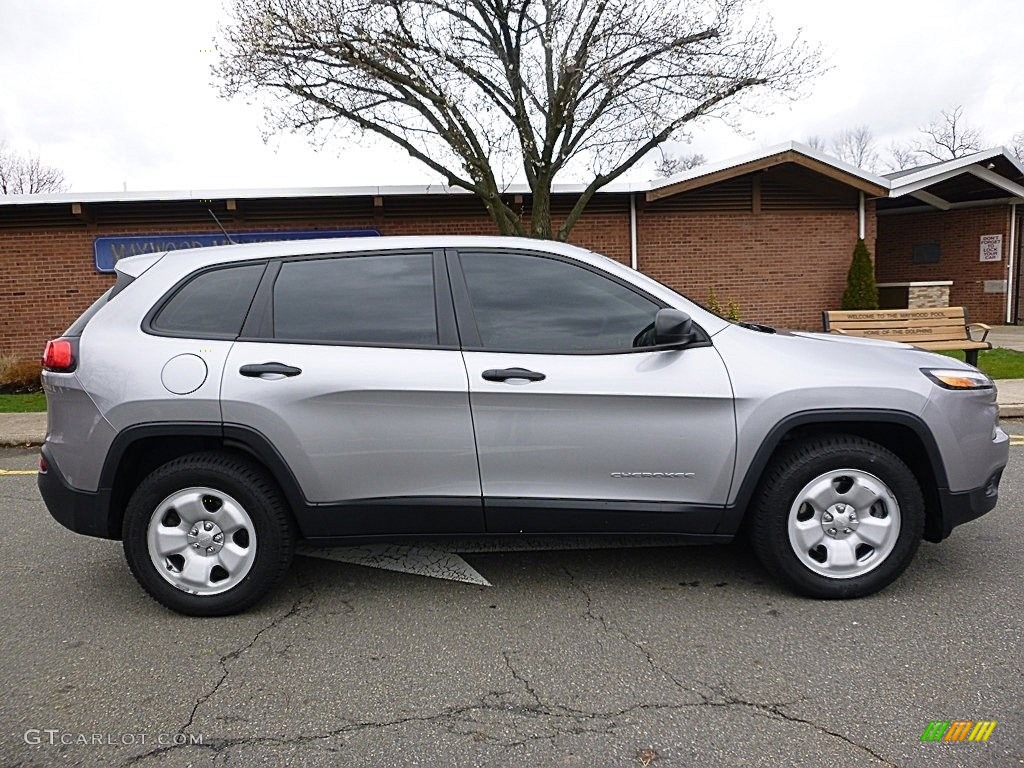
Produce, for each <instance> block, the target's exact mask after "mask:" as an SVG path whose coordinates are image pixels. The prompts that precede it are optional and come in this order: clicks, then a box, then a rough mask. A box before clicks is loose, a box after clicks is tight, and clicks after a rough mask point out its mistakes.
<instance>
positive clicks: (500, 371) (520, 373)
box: [483, 368, 547, 381]
mask: <svg viewBox="0 0 1024 768" xmlns="http://www.w3.org/2000/svg"><path fill="white" fill-rule="evenodd" d="M483 377H484V378H485V379H487V380H488V381H508V380H509V379H526V380H527V381H544V379H546V378H547V377H546V376H545V375H544V374H543V373H537V371H528V370H526V369H525V368H491V369H490V370H486V371H484V372H483Z"/></svg>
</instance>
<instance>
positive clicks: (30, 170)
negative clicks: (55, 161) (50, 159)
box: [0, 141, 66, 195]
mask: <svg viewBox="0 0 1024 768" xmlns="http://www.w3.org/2000/svg"><path fill="white" fill-rule="evenodd" d="M65 188H66V187H65V185H64V173H63V172H62V171H60V170H59V169H57V168H54V167H52V166H49V165H46V164H45V163H43V162H42V161H41V160H40V159H39V156H38V155H31V154H29V155H22V154H19V153H17V152H15V151H14V150H13V149H11V148H10V147H8V146H7V142H5V141H0V195H38V194H43V193H46V192H63V191H64V189H65Z"/></svg>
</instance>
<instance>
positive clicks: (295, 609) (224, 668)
mask: <svg viewBox="0 0 1024 768" xmlns="http://www.w3.org/2000/svg"><path fill="white" fill-rule="evenodd" d="M306 601H307V596H305V595H303V596H300V597H299V598H298V599H296V601H295V602H294V603H293V604H292V607H291V608H289V609H288V610H287V611H286V612H284V613H283V614H281V615H280V616H278V617H276V618H275V619H273V620H272V621H271V622H270V623H268V624H267V625H266V626H264V627H262V628H260V629H259V630H258V631H257V632H256V634H254V635H253V636H252V639H250V640H249V641H248V642H247V643H245V644H243V645H240V646H239V647H238V648H235V649H234V650H232V651H230V652H228V653H226V654H224V655H223V656H221V657H220V658H219V659H218V660H217V662H218V663H219V664H220V667H221V675H220V679H218V680H217V682H216V683H214V684H213V687H212V688H210V690H209V691H207V692H206V693H204V694H203V695H202V696H200V697H199V698H197V699H196V701H195V703H194V704H193V705H192V711H191V712H189V716H188V720H187V721H186V722H185V724H184V725H183V726H181V728H179V729H178V731H177V733H179V734H185V733H187V732H188V730H189V729H190V728H191V727H192V724H193V722H195V718H196V713H197V712H198V711H199V708H200V707H201V706H203V705H204V704H205V703H206V702H207V701H209V700H210V699H211V698H213V696H214V695H216V693H217V691H219V690H220V688H221V686H223V685H224V683H225V682H226V681H227V679H228V677H229V676H230V674H231V670H229V669H228V662H230V661H234V660H235V659H237V658H238V657H239V656H241V655H242V654H243V653H245V652H246V651H248V650H249V649H250V648H252V647H253V646H254V645H256V643H257V642H258V641H259V639H260V638H261V637H262V636H263V635H264V634H265V633H267V632H269V631H270V630H272V629H275V628H276V627H278V626H280V625H281V624H282V623H283V622H285V621H287V620H288V619H290V618H291V617H293V616H295V615H297V614H298V613H300V612H301V610H302V607H303V603H304V602H306ZM187 746H199V745H190V744H168V745H163V746H160V747H156V748H154V749H151V750H149V751H147V752H142V753H140V754H137V755H133V756H132V757H130V758H128V759H127V760H125V762H124V763H122V765H123V766H125V767H127V766H129V765H135V764H136V763H139V762H141V761H143V760H146V759H148V758H150V757H156V756H158V755H162V754H165V753H167V752H170V751H173V750H176V749H180V748H182V747H187Z"/></svg>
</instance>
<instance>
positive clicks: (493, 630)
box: [0, 422, 1024, 768]
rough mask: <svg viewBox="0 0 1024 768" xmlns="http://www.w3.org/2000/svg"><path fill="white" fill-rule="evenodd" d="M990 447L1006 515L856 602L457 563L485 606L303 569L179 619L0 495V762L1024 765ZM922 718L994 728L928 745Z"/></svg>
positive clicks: (1014, 543) (567, 565)
mask: <svg viewBox="0 0 1024 768" xmlns="http://www.w3.org/2000/svg"><path fill="white" fill-rule="evenodd" d="M1006 429H1007V431H1010V432H1012V433H1015V434H1018V435H1021V437H1019V438H1017V439H1016V440H1015V443H1016V444H1015V445H1014V447H1013V448H1011V459H1010V466H1009V468H1008V469H1007V471H1006V473H1005V475H1004V480H1003V485H1002V500H1001V503H1000V505H999V507H998V508H997V509H996V510H995V511H994V512H993V513H991V514H989V515H988V516H986V517H984V518H982V519H981V520H979V521H976V522H974V523H971V524H970V525H968V526H966V527H963V528H961V529H959V530H958V531H956V532H955V533H954V535H953V536H952V537H951V538H950V539H949V540H947V541H946V542H944V543H943V544H941V545H933V544H927V543H926V544H923V545H922V546H921V549H920V550H919V552H918V555H917V558H916V560H915V562H914V564H913V565H912V566H911V568H910V569H909V571H908V572H907V573H906V574H905V575H904V576H903V577H902V579H900V580H899V581H898V582H897V583H896V584H895V585H893V586H892V587H890V588H889V589H888V590H886V591H884V592H883V593H881V594H879V595H876V596H874V597H871V598H868V599H864V600H859V601H854V602H817V601H812V600H805V599H799V598H795V597H792V596H790V595H789V594H787V593H786V592H784V591H783V590H782V589H781V588H779V587H778V586H776V585H775V584H774V583H773V582H772V581H770V580H769V579H768V577H767V576H766V574H765V573H764V572H763V571H762V569H761V568H760V566H758V565H757V564H756V563H755V562H753V561H752V559H751V557H750V556H749V555H748V554H747V552H746V551H745V549H744V548H742V547H739V546H715V547H700V548H698V547H687V548H674V547H666V548H657V549H634V550H623V549H610V550H598V551H570V552H521V553H502V554H476V555H467V556H466V559H467V561H469V562H470V563H471V565H472V566H473V567H474V568H476V569H477V570H478V571H479V572H480V573H481V574H483V575H484V576H486V578H487V579H488V580H489V581H490V582H491V584H492V585H493V586H490V587H484V586H478V585H469V584H463V583H457V582H451V581H440V580H436V579H428V578H424V577H420V576H414V575H409V574H402V573H393V572H388V571H382V570H374V569H369V568H363V567H360V566H356V565H348V564H344V563H338V562H332V561H328V560H322V559H312V558H307V557H300V558H297V559H296V563H295V566H294V567H293V569H292V573H291V575H290V577H289V579H288V581H287V583H286V584H285V585H284V587H283V588H282V589H279V590H278V591H277V592H276V593H275V594H274V595H273V596H272V598H271V599H270V600H268V601H267V602H265V603H263V604H262V605H260V606H259V607H258V608H257V609H255V610H253V611H251V612H249V613H248V614H245V615H243V616H237V617H232V618H227V619H206V620H203V619H194V618H186V617H182V616H178V615H176V614H173V613H170V612H168V611H166V610H165V609H163V608H161V607H160V606H159V605H158V604H157V603H155V602H154V601H152V600H150V599H149V598H148V597H147V596H146V595H145V594H144V593H143V592H142V591H141V589H140V588H139V587H138V586H137V585H136V584H135V582H134V580H133V579H132V577H131V575H130V573H129V571H128V568H127V566H126V565H125V563H124V559H123V557H122V555H121V550H120V545H119V543H118V542H108V541H100V540H94V539H87V538H84V537H81V536H76V535H74V534H72V533H70V532H68V531H66V530H64V529H63V528H61V527H60V526H59V525H58V524H57V523H56V522H54V521H53V520H52V519H51V518H50V516H49V515H48V514H47V513H46V511H45V509H44V507H43V505H42V502H41V501H40V499H39V496H38V493H37V492H36V488H35V482H36V481H35V477H34V475H32V474H2V473H0V501H2V509H3V515H4V517H3V531H4V535H3V536H0V574H2V579H0V615H2V617H3V619H2V622H0V641H2V647H3V651H2V655H0V686H2V689H3V697H2V699H0V765H4V766H55V765H74V766H78V765H82V766H92V765H103V766H131V765H137V766H143V767H149V766H179V765H211V766H222V765H224V766H226V765H242V766H263V765H266V766H282V765H296V766H304V765H391V766H405V765H425V766H435V765H446V766H462V765H466V766H469V765H517V766H518V765H542V766H642V765H648V764H649V765H652V766H655V767H656V768H661V767H662V766H700V767H701V768H704V767H706V766H761V765H764V766H822V765H828V766H832V767H834V768H838V767H839V766H870V765H881V766H1008V765H1022V764H1024V703H1022V702H1024V672H1022V665H1021V638H1022V634H1024V619H1022V615H1021V614H1022V608H1024V557H1022V553H1024V526H1022V525H1021V523H1020V520H1021V513H1022V512H1024V472H1022V469H1024V423H1022V422H1016V423H1009V424H1007V425H1006ZM35 461H36V454H35V452H34V451H32V450H18V449H4V450H2V451H0V469H2V470H8V471H11V470H13V471H19V470H22V471H24V470H31V469H33V468H34V466H35ZM933 720H950V721H952V720H995V721H997V722H998V725H997V727H996V728H995V730H994V731H993V733H992V735H991V737H990V739H989V741H988V742H987V743H922V742H921V741H920V737H921V734H922V732H923V731H924V730H925V728H926V726H927V725H928V723H929V721H933ZM181 734H184V737H182V736H181ZM182 739H184V740H185V741H186V742H188V741H201V743H194V744H188V743H185V744H176V743H174V742H175V741H181V740H182Z"/></svg>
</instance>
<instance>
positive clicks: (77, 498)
mask: <svg viewBox="0 0 1024 768" xmlns="http://www.w3.org/2000/svg"><path fill="white" fill-rule="evenodd" d="M42 454H43V457H44V458H45V459H46V463H47V467H48V469H47V471H46V472H40V473H39V475H38V483H39V493H40V495H42V497H43V503H44V504H46V508H47V509H48V510H49V512H50V515H51V516H52V517H53V519H54V520H56V521H57V522H58V523H60V524H61V525H63V526H64V527H65V528H67V529H68V530H70V531H74V532H75V533H81V534H83V535H85V536H98V537H100V538H103V539H120V538H121V531H120V530H111V527H112V526H111V521H110V492H109V491H105V490H100V491H80V490H78V489H77V488H72V487H71V486H70V485H68V482H67V481H66V480H65V479H64V475H63V474H61V471H60V467H58V466H57V462H55V461H54V460H53V455H52V452H51V451H49V450H48V449H47V447H46V446H45V445H44V446H43V447H42Z"/></svg>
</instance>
